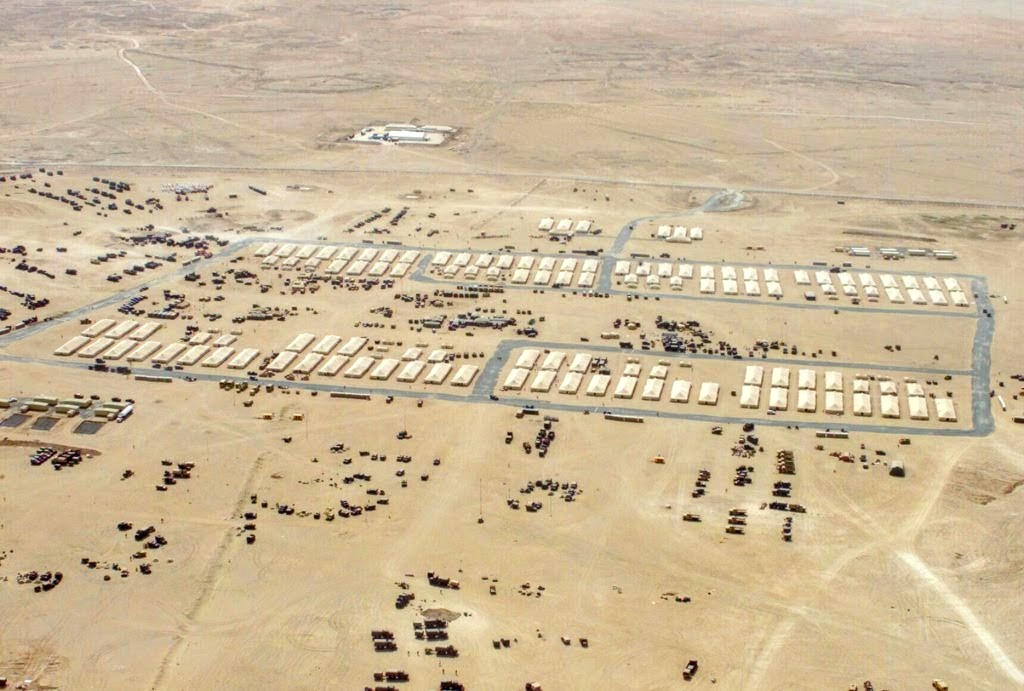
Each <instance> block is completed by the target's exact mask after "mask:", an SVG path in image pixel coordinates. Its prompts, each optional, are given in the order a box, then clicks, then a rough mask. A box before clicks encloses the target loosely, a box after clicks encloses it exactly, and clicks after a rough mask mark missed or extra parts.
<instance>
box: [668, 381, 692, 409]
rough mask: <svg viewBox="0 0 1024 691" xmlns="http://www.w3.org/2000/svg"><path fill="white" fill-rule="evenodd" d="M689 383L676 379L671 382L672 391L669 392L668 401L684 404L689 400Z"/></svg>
mask: <svg viewBox="0 0 1024 691" xmlns="http://www.w3.org/2000/svg"><path fill="white" fill-rule="evenodd" d="M690 388H691V384H690V382H688V381H686V380H685V379H676V380H675V381H674V382H672V391H671V392H669V396H668V400H670V401H671V402H673V403H686V402H687V401H689V400H690Z"/></svg>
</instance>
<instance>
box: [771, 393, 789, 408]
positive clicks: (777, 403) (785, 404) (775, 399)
mask: <svg viewBox="0 0 1024 691" xmlns="http://www.w3.org/2000/svg"><path fill="white" fill-rule="evenodd" d="M768 408H769V409H770V410H788V409H789V389H784V388H782V387H773V388H772V389H771V391H769V392H768Z"/></svg>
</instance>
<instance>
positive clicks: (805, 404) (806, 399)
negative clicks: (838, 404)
mask: <svg viewBox="0 0 1024 691" xmlns="http://www.w3.org/2000/svg"><path fill="white" fill-rule="evenodd" d="M796 409H797V410H799V411H800V412H801V413H813V412H814V411H816V410H817V409H818V394H817V393H816V392H815V391H814V389H800V393H799V394H797V398H796Z"/></svg>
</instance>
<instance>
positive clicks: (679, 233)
mask: <svg viewBox="0 0 1024 691" xmlns="http://www.w3.org/2000/svg"><path fill="white" fill-rule="evenodd" d="M655 237H657V238H658V239H659V240H666V241H667V242H675V243H690V242H693V241H694V240H703V239H704V229H703V228H687V227H686V226H669V225H661V226H658V232H657V233H655Z"/></svg>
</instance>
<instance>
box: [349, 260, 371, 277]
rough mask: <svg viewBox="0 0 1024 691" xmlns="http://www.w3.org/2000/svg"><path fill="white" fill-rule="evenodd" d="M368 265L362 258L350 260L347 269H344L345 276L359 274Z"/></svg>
mask: <svg viewBox="0 0 1024 691" xmlns="http://www.w3.org/2000/svg"><path fill="white" fill-rule="evenodd" d="M368 265H369V262H364V261H362V260H356V261H354V262H352V263H351V264H350V265H349V267H348V268H347V269H345V275H346V276H358V275H359V274H361V273H363V272H364V271H366V267H367V266H368Z"/></svg>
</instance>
